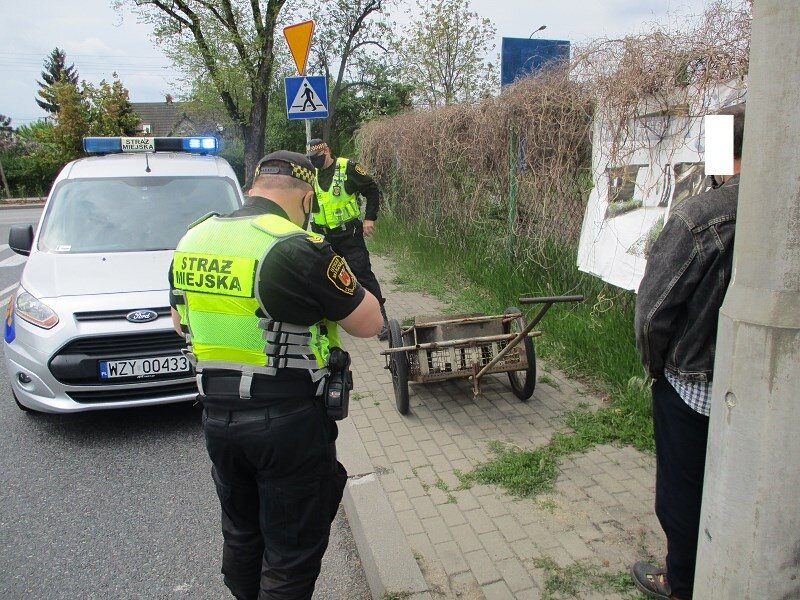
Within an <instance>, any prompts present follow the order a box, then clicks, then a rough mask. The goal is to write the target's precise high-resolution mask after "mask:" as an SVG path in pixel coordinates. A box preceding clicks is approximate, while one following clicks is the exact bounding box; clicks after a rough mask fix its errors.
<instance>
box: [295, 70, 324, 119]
mask: <svg viewBox="0 0 800 600" xmlns="http://www.w3.org/2000/svg"><path fill="white" fill-rule="evenodd" d="M286 115H287V116H288V117H289V119H322V118H325V117H327V116H328V85H327V80H326V78H325V77H323V76H321V75H315V76H311V75H309V76H308V77H287V78H286Z"/></svg>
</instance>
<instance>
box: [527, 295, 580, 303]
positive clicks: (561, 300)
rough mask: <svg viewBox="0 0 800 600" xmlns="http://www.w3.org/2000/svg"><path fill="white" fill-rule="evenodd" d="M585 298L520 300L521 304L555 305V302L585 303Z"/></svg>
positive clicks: (561, 297)
mask: <svg viewBox="0 0 800 600" xmlns="http://www.w3.org/2000/svg"><path fill="white" fill-rule="evenodd" d="M583 300H584V297H583V296H582V295H578V296H540V297H538V298H525V297H523V298H520V299H519V303H520V304H553V303H555V302H583Z"/></svg>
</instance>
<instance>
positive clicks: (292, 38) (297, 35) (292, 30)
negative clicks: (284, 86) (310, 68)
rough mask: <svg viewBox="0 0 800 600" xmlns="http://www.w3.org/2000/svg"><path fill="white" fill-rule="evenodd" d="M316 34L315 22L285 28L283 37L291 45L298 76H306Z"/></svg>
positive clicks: (304, 22) (290, 48) (305, 22)
mask: <svg viewBox="0 0 800 600" xmlns="http://www.w3.org/2000/svg"><path fill="white" fill-rule="evenodd" d="M313 34H314V21H303V22H302V23H295V24H294V25H289V26H287V27H284V28H283V36H284V37H285V38H286V43H287V44H289V51H290V52H291V53H292V58H293V59H294V64H295V66H296V67H297V74H298V75H304V74H305V72H306V62H307V61H308V52H309V50H311V36H312V35H313Z"/></svg>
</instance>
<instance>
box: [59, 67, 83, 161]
mask: <svg viewBox="0 0 800 600" xmlns="http://www.w3.org/2000/svg"><path fill="white" fill-rule="evenodd" d="M86 85H87V84H86V83H84V89H85V87H86ZM53 92H54V97H55V101H56V104H57V105H58V114H57V116H56V125H55V127H54V128H53V130H52V136H53V142H55V145H56V149H57V151H58V155H59V157H60V159H61V161H62V163H65V162H68V161H70V160H73V159H75V158H77V157H78V156H80V155H81V154H83V138H84V137H85V136H86V135H88V134H89V123H90V118H91V117H90V112H89V105H88V102H86V100H85V99H84V96H83V95H82V94H81V92H80V91H79V90H78V88H77V87H75V86H74V85H72V84H70V83H67V82H66V81H64V80H62V81H59V82H57V83H55V84H54V85H53Z"/></svg>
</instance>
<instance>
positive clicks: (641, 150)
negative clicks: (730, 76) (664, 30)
mask: <svg viewBox="0 0 800 600" xmlns="http://www.w3.org/2000/svg"><path fill="white" fill-rule="evenodd" d="M745 93H746V84H745V82H741V81H737V82H729V83H727V84H724V85H719V86H716V87H714V88H713V89H704V90H699V89H696V88H695V89H692V88H686V89H683V90H680V91H676V93H675V94H674V97H673V98H672V100H671V101H670V103H669V108H668V109H667V110H663V104H661V105H660V106H658V107H657V106H656V103H655V102H651V103H649V104H650V106H649V108H650V110H648V103H643V104H642V107H641V110H640V112H639V114H640V115H642V116H640V117H637V118H635V119H633V120H632V121H631V122H629V123H628V127H627V130H626V131H624V132H622V133H621V134H619V135H620V137H621V138H622V141H620V142H619V144H618V148H617V151H616V152H614V155H615V156H616V160H614V161H613V163H612V159H611V154H612V147H613V141H614V140H613V138H612V132H611V131H610V129H609V127H608V124H607V123H606V121H605V119H604V116H603V114H601V113H600V112H598V113H597V114H596V115H595V120H594V130H593V142H594V143H593V146H592V172H593V180H594V182H595V186H594V189H593V190H592V192H591V194H590V195H589V203H588V205H587V208H586V214H585V215H584V219H583V228H582V229H581V237H580V243H579V246H578V268H579V269H580V270H581V271H585V272H587V273H591V274H593V275H597V276H598V277H600V278H601V279H603V281H606V282H608V283H610V284H612V285H615V286H617V287H620V288H624V289H627V290H634V291H635V290H637V289H638V287H639V282H640V281H641V280H642V276H643V275H644V268H645V264H646V252H647V250H648V248H649V245H650V244H651V243H652V241H653V240H654V239H655V238H656V237H657V235H658V233H659V232H660V231H661V227H662V226H663V223H664V221H665V219H667V218H669V210H670V208H671V207H672V206H675V205H677V204H678V203H679V202H681V201H683V200H685V199H686V198H689V197H691V196H694V195H696V194H698V193H701V192H703V191H705V190H706V189H708V187H709V186H710V178H709V177H706V176H705V172H704V165H703V139H704V131H703V128H704V124H703V116H704V115H705V114H707V113H713V112H715V111H717V110H719V109H720V108H723V107H726V106H731V105H734V104H739V103H741V102H744V100H745Z"/></svg>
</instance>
